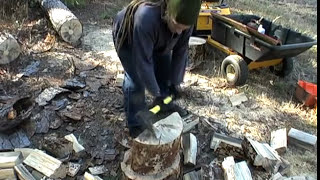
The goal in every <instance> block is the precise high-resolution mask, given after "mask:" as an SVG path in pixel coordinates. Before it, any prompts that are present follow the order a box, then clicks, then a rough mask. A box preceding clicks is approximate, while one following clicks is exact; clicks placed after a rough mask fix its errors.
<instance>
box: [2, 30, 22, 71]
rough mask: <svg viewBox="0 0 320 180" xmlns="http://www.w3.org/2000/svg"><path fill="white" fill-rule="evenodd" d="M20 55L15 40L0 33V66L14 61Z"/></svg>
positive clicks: (18, 46) (8, 35)
mask: <svg viewBox="0 0 320 180" xmlns="http://www.w3.org/2000/svg"><path fill="white" fill-rule="evenodd" d="M20 53H21V47H20V45H19V43H18V42H17V40H16V39H15V38H14V37H13V36H12V35H11V34H9V33H1V32H0V65H1V64H9V63H10V62H12V61H14V60H15V59H17V58H18V56H19V55H20Z"/></svg>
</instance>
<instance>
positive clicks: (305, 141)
mask: <svg viewBox="0 0 320 180" xmlns="http://www.w3.org/2000/svg"><path fill="white" fill-rule="evenodd" d="M288 142H289V144H291V145H294V146H297V147H300V148H303V149H306V150H309V151H314V150H315V148H316V145H317V136H314V135H312V134H309V133H306V132H303V131H300V130H297V129H294V128H291V129H290V131H289V133H288Z"/></svg>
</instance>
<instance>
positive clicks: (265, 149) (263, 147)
mask: <svg viewBox="0 0 320 180" xmlns="http://www.w3.org/2000/svg"><path fill="white" fill-rule="evenodd" d="M242 148H243V151H244V152H245V155H246V156H247V157H248V158H249V160H250V161H251V162H252V163H253V165H254V166H262V167H263V168H264V169H265V170H266V171H268V172H272V173H277V172H278V169H279V167H280V164H281V163H282V161H281V159H280V156H279V155H278V153H277V151H275V150H274V149H273V148H271V147H270V146H269V144H267V143H259V142H257V141H254V140H252V139H250V138H247V137H245V138H244V140H243V142H242Z"/></svg>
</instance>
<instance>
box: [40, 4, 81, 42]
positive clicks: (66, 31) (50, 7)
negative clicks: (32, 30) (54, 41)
mask: <svg viewBox="0 0 320 180" xmlns="http://www.w3.org/2000/svg"><path fill="white" fill-rule="evenodd" d="M38 2H40V4H41V7H42V8H43V9H44V10H45V11H46V12H47V14H48V16H49V19H50V21H51V23H52V26H53V27H54V29H55V30H56V31H57V32H58V34H59V35H60V36H61V37H62V39H63V40H64V41H66V42H69V43H71V44H74V43H77V41H78V40H79V39H80V37H81V35H82V24H81V23H80V21H79V20H78V18H77V17H76V16H75V15H74V14H73V13H72V12H71V11H70V10H69V9H68V8H67V6H65V5H64V4H63V3H62V2H61V1H59V0H38Z"/></svg>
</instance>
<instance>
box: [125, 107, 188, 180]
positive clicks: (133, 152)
mask: <svg viewBox="0 0 320 180" xmlns="http://www.w3.org/2000/svg"><path fill="white" fill-rule="evenodd" d="M154 126H155V127H156V128H157V129H159V130H160V131H159V132H160V138H159V139H157V138H156V137H154V136H152V134H151V132H150V131H149V130H145V131H144V132H142V133H141V134H140V135H139V136H138V137H137V138H135V139H134V140H133V142H132V147H131V149H130V150H128V151H127V152H126V153H125V156H124V160H123V162H121V169H122V171H123V173H124V176H125V179H153V180H163V179H166V178H169V177H170V178H173V179H176V178H177V177H178V176H179V174H180V165H179V162H180V154H179V150H180V144H181V133H182V130H183V123H182V119H181V117H180V116H179V114H178V113H177V112H175V113H172V114H171V115H170V116H168V117H167V118H165V119H162V120H160V121H158V122H156V123H155V124H154Z"/></svg>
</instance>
